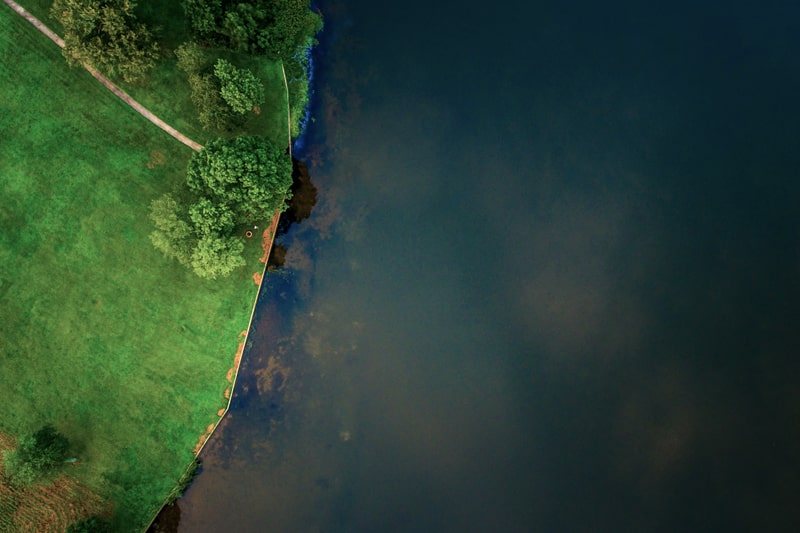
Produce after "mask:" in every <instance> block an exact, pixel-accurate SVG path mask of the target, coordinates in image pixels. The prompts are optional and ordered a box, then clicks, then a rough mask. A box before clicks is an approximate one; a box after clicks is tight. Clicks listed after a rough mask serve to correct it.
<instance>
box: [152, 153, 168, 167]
mask: <svg viewBox="0 0 800 533" xmlns="http://www.w3.org/2000/svg"><path fill="white" fill-rule="evenodd" d="M166 162H167V156H166V155H165V154H164V152H162V151H161V150H153V151H152V152H150V161H148V162H147V168H150V169H153V168H156V167H160V166H161V165H163V164H165V163H166Z"/></svg>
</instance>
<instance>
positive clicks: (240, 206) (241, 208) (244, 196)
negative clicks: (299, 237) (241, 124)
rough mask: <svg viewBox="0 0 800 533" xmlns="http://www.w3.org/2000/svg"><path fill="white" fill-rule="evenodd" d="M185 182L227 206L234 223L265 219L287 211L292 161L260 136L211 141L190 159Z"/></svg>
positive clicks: (283, 152)
mask: <svg viewBox="0 0 800 533" xmlns="http://www.w3.org/2000/svg"><path fill="white" fill-rule="evenodd" d="M186 183H187V185H188V186H189V189H190V190H191V191H193V192H194V193H196V194H197V195H198V196H200V197H205V198H208V199H210V200H212V201H213V202H215V203H217V204H222V205H226V206H227V207H228V208H229V209H230V210H231V211H232V212H233V215H234V217H235V220H236V222H237V223H244V222H245V221H247V220H250V219H256V220H259V219H261V220H264V219H268V218H271V217H272V213H274V212H275V210H276V209H279V210H281V211H284V210H285V209H286V204H285V202H284V201H285V200H286V199H288V198H289V197H290V195H291V193H290V192H289V188H290V187H291V185H292V161H291V158H290V157H289V155H288V154H287V153H286V152H285V150H283V149H281V148H279V147H277V146H275V145H274V144H272V143H271V142H269V141H267V140H266V139H264V138H262V137H258V136H252V137H251V136H242V137H235V138H233V139H214V140H213V141H211V142H209V143H208V144H206V146H205V148H203V150H201V151H200V152H197V153H195V154H194V156H192V159H191V161H190V162H189V169H188V171H187V174H186Z"/></svg>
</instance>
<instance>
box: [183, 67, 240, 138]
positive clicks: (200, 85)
mask: <svg viewBox="0 0 800 533" xmlns="http://www.w3.org/2000/svg"><path fill="white" fill-rule="evenodd" d="M189 86H190V87H191V90H192V103H194V105H195V108H196V109H197V118H198V120H199V121H200V124H202V125H203V128H204V129H207V130H208V129H217V130H226V129H228V128H229V127H230V126H231V124H233V123H234V121H233V114H234V113H233V110H232V109H231V108H230V106H229V105H228V104H226V103H225V100H223V99H222V96H220V94H219V83H218V80H216V78H215V77H214V76H213V75H211V74H192V75H190V76H189Z"/></svg>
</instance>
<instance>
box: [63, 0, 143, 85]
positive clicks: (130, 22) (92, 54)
mask: <svg viewBox="0 0 800 533" xmlns="http://www.w3.org/2000/svg"><path fill="white" fill-rule="evenodd" d="M134 7H136V3H135V2H134V1H133V0H55V1H54V2H53V6H52V8H51V10H50V14H51V16H52V17H53V18H55V19H56V20H58V21H59V22H60V23H61V25H62V26H64V49H63V54H64V57H65V58H66V59H67V62H68V63H69V64H70V65H80V64H82V63H86V64H88V65H91V66H93V67H95V68H97V69H98V70H100V71H102V72H104V73H105V74H108V75H109V76H122V78H123V79H124V80H125V81H127V82H133V81H137V80H139V79H141V78H142V77H144V75H145V74H146V73H147V72H148V71H149V70H150V69H151V68H152V67H153V65H154V64H155V60H156V58H157V57H158V45H157V44H156V43H155V41H154V40H153V37H152V35H151V34H150V31H149V30H148V29H147V27H146V26H145V25H144V24H142V23H140V22H137V20H136V16H135V15H134V13H133V10H134Z"/></svg>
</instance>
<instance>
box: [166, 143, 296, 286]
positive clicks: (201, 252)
mask: <svg viewBox="0 0 800 533" xmlns="http://www.w3.org/2000/svg"><path fill="white" fill-rule="evenodd" d="M291 185H292V162H291V158H290V157H289V156H288V154H286V152H285V150H283V149H281V148H279V147H277V146H275V145H274V144H272V143H271V142H269V141H267V140H266V139H263V138H261V137H258V136H242V137H235V138H233V139H229V140H228V139H215V140H213V141H211V142H209V143H208V144H207V145H206V147H205V148H204V149H203V150H201V151H200V152H198V153H196V154H195V155H194V156H193V157H192V160H191V161H190V162H189V169H188V171H187V175H186V190H185V191H184V194H182V195H181V196H180V197H179V198H176V197H175V196H173V195H170V194H166V195H164V196H162V197H161V198H158V199H156V200H154V201H153V203H152V205H151V210H150V218H151V219H152V220H153V222H154V224H155V227H156V229H155V231H154V232H153V233H152V234H151V236H150V238H151V240H152V242H153V245H154V246H155V247H156V248H157V249H158V250H160V251H161V252H163V253H164V254H165V255H166V256H167V257H170V258H173V259H176V260H178V261H179V262H180V263H182V264H184V265H186V266H188V267H191V268H192V270H194V272H195V273H196V274H197V275H198V276H200V277H203V278H210V279H214V278H217V277H219V276H226V275H228V274H230V273H231V272H232V271H233V270H235V269H236V268H238V267H241V266H243V265H244V264H245V261H244V257H243V255H242V252H243V251H244V242H243V240H242V237H241V236H235V235H234V231H235V229H236V228H237V227H240V228H241V227H243V226H244V225H247V226H248V227H249V226H250V225H253V224H256V225H257V224H258V223H259V222H262V223H263V222H265V221H267V220H269V219H271V218H272V215H273V213H274V212H275V210H278V209H279V210H281V211H283V210H284V209H285V208H286V204H285V203H284V200H285V199H287V198H288V197H290V194H291V193H290V187H291Z"/></svg>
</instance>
